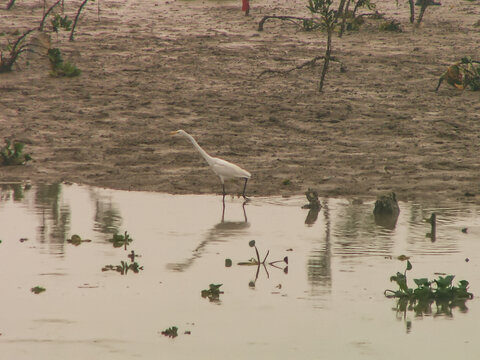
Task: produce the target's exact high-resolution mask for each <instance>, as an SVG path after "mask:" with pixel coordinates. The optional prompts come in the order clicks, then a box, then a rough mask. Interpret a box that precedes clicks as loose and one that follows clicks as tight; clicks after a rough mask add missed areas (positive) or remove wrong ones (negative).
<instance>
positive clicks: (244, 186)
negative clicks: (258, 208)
mask: <svg viewBox="0 0 480 360" xmlns="http://www.w3.org/2000/svg"><path fill="white" fill-rule="evenodd" d="M247 181H248V178H245V185H243V193H242V196H243V198H244V199H245V200H247V197H246V196H245V190H246V189H247Z"/></svg>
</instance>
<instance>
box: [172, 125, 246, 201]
mask: <svg viewBox="0 0 480 360" xmlns="http://www.w3.org/2000/svg"><path fill="white" fill-rule="evenodd" d="M177 134H178V135H182V136H183V137H185V138H187V139H188V140H190V142H191V143H192V144H193V146H195V148H196V149H197V150H198V152H199V153H200V155H202V156H203V158H204V159H205V160H206V161H207V163H208V165H209V166H210V168H211V169H212V170H213V172H214V173H215V174H217V176H218V177H219V178H220V181H221V182H222V189H223V196H224V197H225V180H226V179H233V178H242V179H245V185H244V186H243V192H242V196H243V198H244V199H247V197H246V196H245V189H246V188H247V181H248V179H250V177H251V176H252V175H251V174H250V173H249V172H248V171H247V170H244V169H242V168H241V167H240V166H238V165H235V164H232V163H231V162H228V161H226V160H223V159H219V158H216V157H212V156H210V155H208V154H207V152H206V151H205V150H203V149H202V148H201V147H200V145H198V143H197V142H196V140H195V139H194V138H193V137H192V136H191V135H190V134H189V133H187V132H185V131H183V130H177V131H172V132H171V133H170V135H177Z"/></svg>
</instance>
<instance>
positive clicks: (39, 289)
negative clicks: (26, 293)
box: [30, 286, 46, 294]
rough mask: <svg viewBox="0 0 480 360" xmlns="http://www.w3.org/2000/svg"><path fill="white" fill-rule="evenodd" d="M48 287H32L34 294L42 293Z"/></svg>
mask: <svg viewBox="0 0 480 360" xmlns="http://www.w3.org/2000/svg"><path fill="white" fill-rule="evenodd" d="M45 290H46V289H45V288H43V287H41V286H35V287H33V288H31V289H30V291H31V292H33V293H34V294H40V293H42V292H44V291H45Z"/></svg>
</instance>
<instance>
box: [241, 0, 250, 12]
mask: <svg viewBox="0 0 480 360" xmlns="http://www.w3.org/2000/svg"><path fill="white" fill-rule="evenodd" d="M249 10H250V3H249V2H248V0H242V11H247V12H248V11H249Z"/></svg>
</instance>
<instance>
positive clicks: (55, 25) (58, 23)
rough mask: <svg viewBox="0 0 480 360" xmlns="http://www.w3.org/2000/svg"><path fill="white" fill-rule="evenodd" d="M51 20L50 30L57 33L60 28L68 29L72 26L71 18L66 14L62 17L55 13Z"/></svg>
mask: <svg viewBox="0 0 480 360" xmlns="http://www.w3.org/2000/svg"><path fill="white" fill-rule="evenodd" d="M51 22H52V30H53V32H55V33H58V31H59V30H60V29H65V30H67V31H70V30H71V27H72V20H70V19H69V18H68V16H67V15H65V16H63V17H62V16H61V15H60V14H55V16H54V17H53V19H52V20H51Z"/></svg>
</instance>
